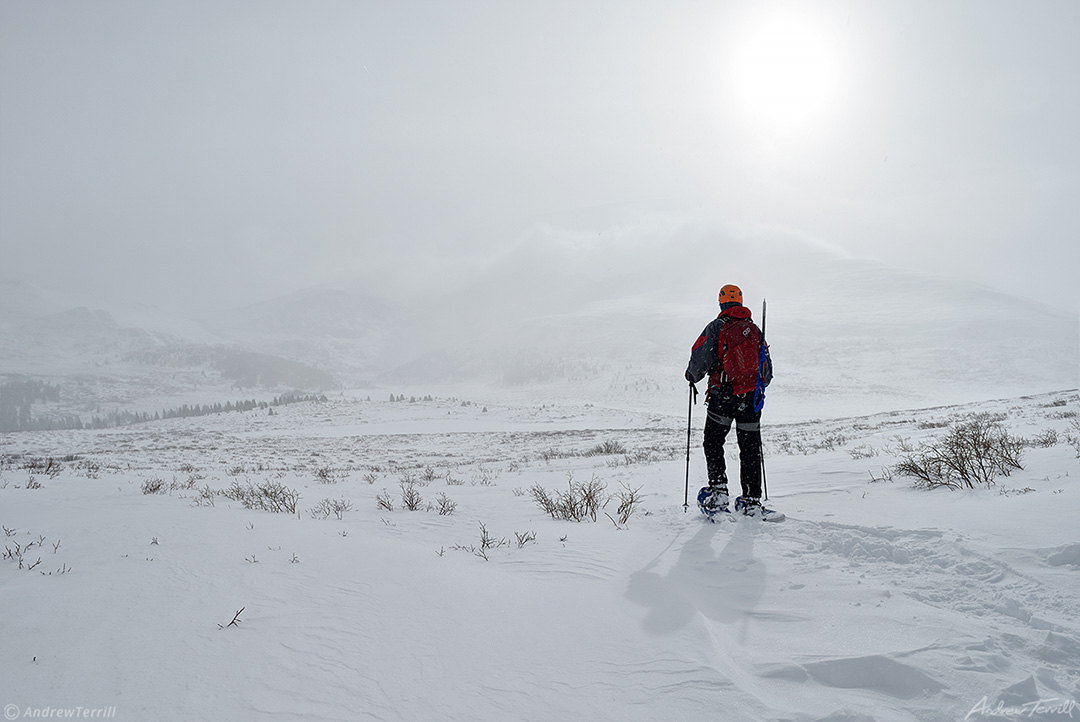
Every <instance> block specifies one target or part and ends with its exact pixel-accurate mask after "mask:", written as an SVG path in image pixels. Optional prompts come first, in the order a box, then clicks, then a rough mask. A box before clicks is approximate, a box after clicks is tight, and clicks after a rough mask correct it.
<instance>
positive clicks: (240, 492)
mask: <svg viewBox="0 0 1080 722" xmlns="http://www.w3.org/2000/svg"><path fill="white" fill-rule="evenodd" d="M221 495H222V496H224V497H225V498H226V499H232V500H234V501H238V502H240V503H241V504H243V505H244V508H245V509H261V510H262V511H269V512H274V513H285V512H287V513H289V514H295V513H296V503H297V502H298V501H300V492H298V491H297V490H296V489H290V488H289V487H287V486H285V485H284V484H282V483H281V482H277V481H263V482H260V483H259V484H252V483H251V482H250V481H249V482H248V483H247V484H246V485H245V484H241V483H240V482H238V481H234V482H233V483H232V485H231V486H230V487H229V488H228V489H226V490H225V491H223V492H221Z"/></svg>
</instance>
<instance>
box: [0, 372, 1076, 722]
mask: <svg viewBox="0 0 1080 722" xmlns="http://www.w3.org/2000/svg"><path fill="white" fill-rule="evenodd" d="M264 413H265V412H251V413H245V414H239V413H233V414H222V415H217V416H209V417H200V418H197V419H174V420H168V421H162V422H155V423H152V424H143V425H139V426H131V427H125V428H121V429H113V430H101V431H78V432H75V431H72V432H48V433H45V432H32V433H20V434H8V435H5V436H3V437H0V445H2V446H0V452H2V453H3V455H4V456H3V460H4V461H3V468H2V472H0V524H2V525H3V527H4V532H3V533H4V537H3V538H0V547H2V548H3V549H4V550H5V551H6V554H5V558H4V559H2V560H0V599H3V601H4V608H5V612H6V613H5V614H4V615H2V616H0V639H3V640H4V645H3V647H4V652H3V654H2V655H0V705H8V707H6V708H5V712H6V713H8V714H9V715H12V714H13V715H15V717H16V718H21V717H19V715H25V714H27V713H28V711H29V712H31V713H32V712H34V711H35V710H36V711H39V712H40V710H42V709H44V708H51V709H54V710H55V709H72V708H76V707H79V706H82V707H84V708H86V709H88V710H91V709H93V710H97V709H101V710H106V711H108V712H109V713H111V714H114V717H113V718H114V719H120V720H147V719H157V720H171V719H176V720H181V719H184V720H187V719H230V720H256V719H258V720H267V719H269V720H293V719H297V720H299V719H305V720H309V719H320V720H418V719H440V720H470V721H473V720H506V719H523V720H566V719H600V720H607V719H610V720H657V719H667V720H695V721H697V720H702V719H724V720H799V721H806V722H809V721H811V720H818V721H823V720H828V721H830V722H840V721H841V720H844V721H849V722H850V721H851V720H861V721H867V720H878V721H881V722H884V721H887V720H888V721H891V720H905V721H910V720H963V719H1006V718H1016V717H1018V716H1019V715H1020V714H1021V713H1023V714H1024V715H1025V718H1031V719H1043V720H1060V719H1066V718H1068V717H1069V716H1070V713H1071V715H1076V714H1080V706H1077V702H1078V701H1080V622H1078V621H1077V620H1078V619H1080V577H1078V575H1080V537H1078V534H1077V526H1076V523H1075V519H1076V515H1077V512H1078V510H1080V488H1077V486H1076V479H1077V477H1078V475H1080V461H1078V460H1077V458H1076V453H1075V452H1074V449H1073V447H1072V446H1070V445H1069V444H1067V443H1065V434H1067V433H1069V434H1073V435H1074V436H1076V435H1080V430H1078V429H1077V418H1078V415H1080V396H1078V394H1077V393H1076V392H1075V391H1073V392H1059V393H1053V394H1046V395H1039V396H1032V397H1021V398H1012V399H1007V400H1002V401H995V402H983V403H978V404H971V405H967V406H963V407H947V408H946V407H940V408H931V409H923V410H912V411H898V412H891V413H884V414H878V415H870V416H860V417H854V418H836V419H831V420H825V421H818V422H808V423H800V424H773V425H771V426H769V427H768V428H767V429H766V430H765V432H764V433H765V436H766V443H767V445H768V449H767V454H768V456H767V460H768V486H769V490H770V496H771V499H772V504H773V505H774V506H776V507H777V508H780V509H782V510H783V511H785V512H786V513H787V514H788V520H787V521H785V522H783V523H780V524H763V523H761V522H756V521H752V520H739V521H737V522H725V523H722V524H711V523H707V522H703V521H702V519H701V517H700V516H699V515H697V514H695V513H693V511H692V510H691V512H690V513H684V511H683V478H684V472H685V469H684V463H685V462H684V458H685V457H684V455H685V451H686V448H685V426H683V425H680V423H679V422H680V419H679V418H678V417H677V416H675V415H664V414H660V415H657V414H643V413H638V412H634V411H626V410H621V409H618V408H613V407H602V406H594V405H588V404H581V403H578V404H575V403H570V402H565V401H563V402H560V401H558V400H555V401H552V402H545V403H542V404H538V403H532V404H523V403H519V402H512V403H507V400H506V397H505V396H502V397H494V396H473V397H471V398H469V399H467V400H463V399H461V398H447V397H441V398H435V399H433V400H431V401H416V402H414V403H409V402H389V401H386V400H383V399H381V398H380V399H379V400H376V401H369V400H367V399H366V397H365V396H364V395H358V396H349V395H342V396H339V397H336V398H334V399H333V400H331V401H330V402H328V403H322V404H315V403H312V404H296V405H292V406H287V407H282V408H281V410H280V411H278V412H277V413H276V414H275V415H272V416H270V415H263V414H264ZM975 413H991V414H997V415H999V416H1003V417H1004V418H1005V419H1006V421H1005V423H1006V424H1007V425H1008V427H1009V428H1010V429H1011V430H1012V431H1013V432H1014V433H1018V434H1022V435H1024V436H1026V437H1028V438H1031V439H1034V438H1036V437H1041V438H1043V439H1045V440H1046V441H1047V442H1049V441H1050V440H1051V437H1052V434H1050V433H1048V432H1049V431H1053V432H1054V433H1056V435H1057V440H1056V443H1053V444H1050V445H1048V446H1045V447H1043V446H1032V447H1030V448H1027V449H1026V451H1025V468H1024V470H1023V471H1020V472H1016V473H1014V474H1013V475H1012V476H1010V477H1007V478H1000V479H999V480H998V483H997V485H996V486H995V487H992V488H988V489H987V488H983V489H976V490H966V491H945V490H941V491H933V492H931V491H923V490H917V489H915V488H913V487H912V485H911V484H910V482H909V481H907V480H904V479H901V478H894V479H893V480H891V481H888V480H882V477H883V476H885V475H886V474H885V471H884V470H883V469H884V467H886V466H888V465H890V464H892V463H893V462H894V461H895V460H896V458H897V456H898V455H899V454H900V453H901V452H900V449H901V447H907V446H909V445H911V444H916V443H918V442H919V441H920V440H925V439H930V438H933V437H935V436H939V435H941V434H943V433H944V431H945V429H944V427H943V426H942V425H943V424H947V423H949V422H952V421H955V420H959V419H964V418H968V417H970V415H972V414H975ZM683 421H684V419H683ZM696 425H697V424H695V426H696ZM694 436H695V438H694V447H695V448H694V453H693V458H692V462H691V472H692V477H693V480H694V485H695V486H696V485H697V483H699V480H700V479H701V478H702V477H703V474H704V465H703V462H702V459H701V458H700V452H699V450H698V448H697V447H698V444H699V443H700V435H699V433H698V432H697V431H695V435H694ZM605 443H606V444H607V451H612V450H613V449H615V450H618V453H594V452H596V451H598V450H597V447H598V446H600V445H602V444H605ZM617 445H621V447H622V448H621V449H620V448H619V446H617ZM68 455H71V456H68ZM46 457H53V458H54V459H61V461H60V464H61V466H62V469H58V470H56V469H54V471H53V473H50V472H49V471H47V470H46V469H45V468H44V467H43V462H42V460H43V459H45V458H46ZM35 464H36V466H35ZM428 469H430V472H429V471H428ZM425 477H427V479H429V480H425ZM570 477H572V478H573V479H574V480H577V481H586V480H589V479H591V478H594V477H595V478H597V479H598V480H600V481H601V482H603V483H605V484H606V485H607V491H608V492H617V491H620V490H622V489H624V488H625V487H629V488H635V489H636V488H639V487H640V494H641V496H642V501H641V504H640V507H639V508H638V510H637V511H636V513H634V514H633V515H632V516H631V517H630V519H629V520H628V521H627V523H626V524H621V525H617V524H615V523H614V520H612V519H609V518H608V517H607V516H605V515H600V516H599V518H598V519H597V521H595V522H592V521H586V522H583V523H574V522H568V521H557V520H554V519H552V518H550V517H548V516H546V515H545V514H544V513H542V512H541V511H540V510H539V509H538V507H537V506H536V505H535V504H534V503H533V501H532V499H531V498H530V496H529V494H528V493H527V490H528V489H529V488H530V487H532V486H534V485H536V484H539V485H541V486H542V487H544V488H547V489H551V490H554V489H556V488H565V487H566V484H567V483H568V479H569V478H570ZM31 478H32V479H33V482H31ZM406 478H411V479H412V480H413V481H412V482H411V483H408V482H405V481H403V480H404V479H406ZM874 478H877V479H879V480H878V481H873V479H874ZM155 479H157V480H160V481H161V482H162V486H163V491H164V492H165V493H161V494H146V493H143V487H144V485H146V484H147V483H148V482H153V480H155ZM323 480H330V481H332V482H334V483H322V481H323ZM249 481H250V482H251V483H254V484H262V483H275V482H276V483H281V484H284V485H285V486H287V487H291V488H295V489H297V490H298V491H299V492H300V494H301V499H300V502H299V506H298V509H297V513H295V514H290V513H281V514H273V513H269V512H265V511H255V510H250V509H245V508H242V507H241V505H240V504H239V503H237V502H235V501H232V500H229V499H227V498H225V497H222V496H220V495H218V496H214V495H213V493H212V492H213V491H215V490H217V491H220V490H223V489H226V488H227V487H229V485H230V484H232V483H234V482H237V483H240V484H246V483H247V482H249ZM37 484H40V488H31V487H35V486H37ZM402 484H404V485H405V488H412V489H413V490H415V491H416V492H418V493H419V494H420V495H421V496H422V497H423V499H424V500H425V503H424V504H423V505H422V506H423V507H426V505H427V504H432V505H435V504H437V503H438V500H439V495H445V497H446V498H447V499H449V500H452V501H453V502H455V503H456V504H457V506H456V509H454V511H453V513H451V514H447V515H440V514H439V513H437V511H436V510H434V509H430V510H420V511H414V512H410V511H406V510H403V509H402V505H401V499H400V495H401V488H400V487H401V486H402ZM204 488H208V489H209V490H210V491H209V492H207V494H208V495H209V498H212V500H213V505H212V506H211V505H209V502H208V501H206V499H207V496H205V495H202V493H201V491H200V490H202V489H204ZM384 490H385V491H386V493H387V494H388V495H389V497H390V498H391V500H392V503H393V506H394V510H393V511H388V510H386V509H380V508H378V507H377V506H376V496H377V495H378V494H380V493H381V492H383V491H384ZM322 499H341V500H344V501H347V502H351V504H352V506H353V508H352V510H350V511H345V512H344V513H343V518H342V519H340V520H339V519H337V518H335V516H334V515H333V514H330V515H329V518H315V516H318V515H316V514H313V513H312V510H313V509H314V508H316V507H317V505H318V504H319V502H320V501H321V500H322ZM615 504H616V502H612V503H611V504H609V506H608V507H607V508H606V510H605V511H606V512H607V513H610V514H612V516H616V512H615V508H614V506H615ZM481 525H483V529H484V530H486V533H487V545H486V546H487V547H488V548H484V546H485V544H484V541H483V537H482V530H481ZM533 534H535V538H533V537H532V535H533ZM16 544H17V545H19V546H18V548H19V549H20V550H21V552H20V553H18V554H17V553H14V551H13V550H15V548H16V547H15V545H16ZM27 547H29V548H27ZM20 554H21V557H22V562H21V566H22V568H20V560H19V558H18V557H19V555H20ZM485 557H486V559H485ZM38 558H40V559H41V562H40V564H37V565H36V566H34V568H33V569H29V568H28V567H30V566H31V565H33V564H35V562H36V560H37V559H38ZM241 609H243V611H242V612H241V613H240V614H239V616H238V620H239V621H238V622H237V624H235V625H232V626H230V622H231V621H232V620H233V618H234V615H235V614H236V612H237V611H238V610H241ZM1051 700H1054V701H1053V702H1051ZM1040 701H1041V703H1042V706H1041V707H1038V706H1035V705H1034V703H1039V702H1040ZM1062 705H1064V706H1062ZM1029 713H1030V714H1029Z"/></svg>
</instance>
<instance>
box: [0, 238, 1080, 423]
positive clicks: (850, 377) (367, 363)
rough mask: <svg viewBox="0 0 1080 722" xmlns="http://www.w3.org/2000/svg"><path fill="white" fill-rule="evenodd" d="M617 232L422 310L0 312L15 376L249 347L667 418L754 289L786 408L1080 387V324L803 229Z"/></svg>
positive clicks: (49, 308) (285, 357)
mask: <svg viewBox="0 0 1080 722" xmlns="http://www.w3.org/2000/svg"><path fill="white" fill-rule="evenodd" d="M616 231H617V232H614V233H606V234H602V235H597V234H591V233H584V232H574V233H569V232H566V231H560V230H559V229H543V228H541V229H537V230H536V231H535V232H533V233H532V234H530V235H527V236H526V237H523V238H522V239H519V241H518V242H517V243H515V244H511V245H510V246H508V247H507V248H506V250H505V251H504V253H502V254H501V255H499V256H497V257H493V258H487V259H482V262H470V263H462V264H461V265H460V266H459V267H455V268H449V267H448V268H447V273H446V278H447V281H446V283H444V284H433V285H432V288H433V289H434V290H430V291H427V292H424V293H418V294H415V296H414V297H413V298H412V300H411V301H410V302H408V303H405V302H400V301H392V300H388V299H385V298H380V297H377V296H374V295H373V294H371V293H368V292H367V290H366V289H365V287H364V286H363V284H361V283H355V284H347V285H342V284H337V285H324V286H318V287H313V288H309V289H306V290H303V291H300V292H297V293H291V294H287V295H283V296H281V297H278V298H274V299H271V300H268V301H264V302H262V303H258V304H253V305H250V306H246V307H243V308H239V309H231V310H223V311H221V312H219V313H217V314H215V315H214V316H213V317H212V318H204V319H202V320H201V325H200V324H195V323H193V322H191V321H190V320H183V321H182V322H181V321H180V320H173V321H168V320H164V319H162V318H160V317H155V316H153V314H150V313H149V312H148V311H147V310H145V309H144V310H143V311H141V312H140V313H120V312H116V313H115V315H114V313H113V312H104V311H98V310H91V309H89V308H75V309H68V310H62V311H60V312H59V313H56V312H55V306H54V305H52V304H50V303H48V302H47V301H46V300H44V299H35V298H31V297H29V296H30V295H31V294H27V295H28V298H27V300H26V302H25V303H22V304H21V306H20V307H19V308H17V309H14V311H10V310H9V309H4V311H0V321H2V322H3V324H4V325H3V328H4V329H6V330H5V333H4V339H3V343H2V348H0V374H11V373H20V374H33V373H52V374H58V375H63V374H72V373H86V372H94V369H95V368H96V369H98V370H100V368H101V366H102V364H107V363H109V362H110V361H111V362H114V363H115V362H118V363H119V366H114V367H111V368H110V371H113V372H117V373H122V372H123V369H124V364H130V365H132V367H133V368H134V367H137V368H138V369H139V373H140V374H141V373H143V372H145V373H148V374H154V373H170V372H171V371H172V370H176V369H182V368H186V369H189V370H191V371H195V372H198V374H202V375H206V374H209V375H210V376H211V377H214V376H215V374H220V373H221V368H220V365H221V363H223V362H222V361H221V359H222V358H224V357H226V356H233V357H237V358H239V357H242V355H243V354H247V356H246V357H245V358H247V359H248V361H245V362H244V363H245V364H247V363H249V362H252V359H255V360H256V361H255V362H253V363H256V365H259V364H261V365H262V367H264V371H265V372H258V371H257V372H255V373H254V375H252V374H248V375H247V378H248V379H249V380H250V379H252V378H254V379H261V380H264V381H267V382H269V383H271V384H277V385H278V386H279V387H280V386H282V385H288V384H294V385H295V386H297V387H298V388H305V389H307V390H317V389H315V388H312V387H313V386H315V385H319V386H323V387H328V386H329V385H331V384H334V385H337V386H344V387H356V386H372V385H376V386H377V385H382V386H389V387H391V388H402V387H414V388H427V389H438V388H440V387H443V386H446V385H454V384H464V385H468V386H471V387H474V388H490V389H493V390H503V391H511V390H514V392H515V393H525V394H529V393H535V394H537V395H538V396H540V395H544V394H547V395H555V396H561V397H566V398H572V399H573V398H577V399H591V400H600V401H610V402H612V403H624V404H626V403H632V404H634V405H635V406H641V407H652V406H656V407H662V406H663V407H666V405H668V404H669V403H670V399H672V398H675V397H677V396H680V395H682V393H683V392H682V391H681V389H684V388H685V382H684V381H682V380H681V376H682V370H683V368H685V363H686V357H687V355H688V351H689V346H690V344H691V342H692V341H693V340H694V338H696V336H697V334H698V333H699V332H700V330H701V328H702V327H703V326H704V325H705V324H706V323H707V322H708V321H709V320H710V319H711V318H712V317H713V316H715V314H716V313H717V310H718V309H717V307H716V302H715V294H716V289H718V288H719V286H720V285H722V284H723V283H729V282H735V283H739V284H740V285H742V287H743V290H744V294H745V297H746V303H747V305H748V306H749V307H750V308H751V310H752V311H753V312H754V316H755V318H756V319H758V320H760V319H759V318H758V317H759V316H760V304H761V297H762V296H763V295H767V296H768V302H769V307H768V326H767V336H768V339H769V342H770V344H771V347H772V353H773V357H774V361H775V364H776V368H777V378H776V382H775V384H774V386H773V387H772V389H771V391H770V394H771V396H772V398H774V399H776V401H775V403H778V404H781V405H782V404H784V403H789V404H794V405H799V406H801V407H803V408H806V409H812V408H814V406H815V405H816V404H820V403H823V402H830V403H831V402H837V403H840V402H843V403H850V404H852V405H854V406H857V407H859V408H860V409H861V406H859V405H860V404H864V403H865V404H869V405H870V406H871V407H872V408H873V409H874V410H885V409H888V408H910V407H913V406H926V405H935V404H937V403H958V402H962V401H966V400H981V399H986V398H994V397H1004V396H1010V395H1022V394H1030V393H1038V392H1043V391H1052V390H1060V389H1068V388H1075V387H1077V386H1078V385H1080V380H1078V377H1080V361H1078V359H1080V338H1078V336H1080V334H1078V330H1080V329H1078V327H1080V324H1078V322H1077V316H1076V314H1069V313H1066V312H1063V311H1059V310H1057V309H1053V308H1050V307H1048V306H1045V305H1042V304H1039V303H1036V302H1034V301H1030V300H1026V299H1023V298H1018V297H1013V296H1010V295H1007V294H1005V293H1002V292H999V291H995V290H992V289H988V288H985V287H982V286H978V285H977V284H972V283H966V282H957V281H953V280H949V279H943V278H938V277H934V276H932V275H929V274H920V273H914V272H911V271H904V270H900V269H896V268H892V267H889V266H886V265H883V264H880V263H876V262H873V261H869V260H865V259H857V258H852V257H850V256H847V255H845V254H842V253H839V252H836V251H835V250H834V249H830V248H828V247H827V246H823V245H820V244H816V243H814V242H810V241H804V240H803V239H800V238H799V237H797V236H791V235H784V234H780V235H772V236H770V235H765V236H761V235H754V234H743V235H741V236H740V235H738V234H727V235H725V234H723V233H720V232H718V231H717V230H716V229H715V228H712V227H707V226H695V225H682V226H676V227H672V228H665V229H661V231H662V232H658V231H657V230H656V228H653V227H649V228H646V229H645V230H641V229H638V228H634V227H628V228H625V229H616ZM658 235H659V236H662V239H659V240H658ZM11 291H12V288H11V287H10V286H9V287H7V288H6V289H5V290H4V293H5V294H6V295H10V293H11ZM20 314H21V318H20ZM116 315H119V316H121V317H123V318H125V319H129V320H131V319H134V320H136V322H137V320H138V319H139V318H148V319H151V320H152V321H153V325H155V326H156V327H157V328H159V329H168V330H167V331H166V330H152V329H147V328H144V327H140V326H137V325H136V326H129V325H125V324H123V323H119V322H117V320H116ZM16 321H19V323H15V322H16ZM13 327H14V328H15V331H14V332H9V331H8V330H10V329H12V328H13ZM238 355H240V356H238ZM260 359H261V360H260ZM215 364H217V366H215ZM290 364H292V365H291V366H290ZM283 369H285V370H288V369H291V371H287V372H286V373H282V370H283ZM198 374H196V375H195V376H193V378H198ZM216 378H220V379H221V380H222V381H225V380H227V379H224V378H222V377H216ZM331 379H332V380H331ZM271 380H272V381H271ZM530 389H531V391H530ZM785 399H786V401H785Z"/></svg>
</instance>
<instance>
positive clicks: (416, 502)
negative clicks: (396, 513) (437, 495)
mask: <svg viewBox="0 0 1080 722" xmlns="http://www.w3.org/2000/svg"><path fill="white" fill-rule="evenodd" d="M401 505H402V506H403V507H405V508H406V509H408V510H409V511H420V509H422V508H423V506H424V498H423V497H422V496H420V492H418V491H417V490H416V485H415V484H409V483H406V482H404V481H403V482H401Z"/></svg>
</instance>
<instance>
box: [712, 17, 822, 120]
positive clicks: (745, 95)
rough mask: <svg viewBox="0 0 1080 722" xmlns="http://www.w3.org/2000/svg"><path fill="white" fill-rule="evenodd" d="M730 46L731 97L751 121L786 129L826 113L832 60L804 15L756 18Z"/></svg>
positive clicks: (818, 34) (817, 32)
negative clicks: (732, 93)
mask: <svg viewBox="0 0 1080 722" xmlns="http://www.w3.org/2000/svg"><path fill="white" fill-rule="evenodd" d="M732 50H733V56H732V65H731V68H732V72H733V77H732V81H733V84H734V91H735V99H736V102H737V104H738V107H739V109H740V110H741V111H742V112H743V113H745V114H746V115H747V116H748V119H749V120H751V122H754V123H755V124H764V125H766V126H768V127H769V128H770V129H771V130H773V131H775V132H780V133H791V132H797V131H800V130H803V129H805V128H807V127H808V126H810V125H811V124H813V123H814V122H816V121H818V120H820V119H822V118H823V117H824V116H825V115H826V114H827V111H828V110H829V109H830V105H831V103H832V102H833V100H834V98H833V96H834V91H835V80H836V70H837V69H836V67H835V58H834V56H833V52H832V50H831V48H830V47H829V44H828V43H827V42H826V39H825V36H824V35H823V34H822V33H821V32H819V31H818V30H817V29H816V28H815V27H814V26H813V25H811V24H809V23H808V22H807V21H806V20H805V19H802V18H797V17H794V16H791V17H777V16H774V17H769V18H765V19H762V20H759V21H758V22H757V23H756V24H753V25H750V26H748V27H747V30H746V32H745V34H743V35H742V38H741V42H740V43H738V44H737V45H736V46H735V47H733V48H732Z"/></svg>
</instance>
